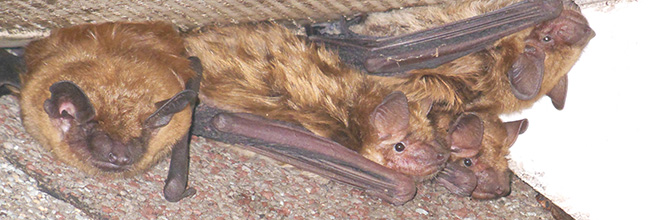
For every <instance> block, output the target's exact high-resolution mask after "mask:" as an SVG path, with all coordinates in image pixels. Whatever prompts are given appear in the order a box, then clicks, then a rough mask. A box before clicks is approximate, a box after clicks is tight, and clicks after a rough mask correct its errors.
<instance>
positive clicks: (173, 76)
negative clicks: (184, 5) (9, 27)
mask: <svg viewBox="0 0 651 220" xmlns="http://www.w3.org/2000/svg"><path fill="white" fill-rule="evenodd" d="M25 63H26V67H27V68H26V69H27V72H25V73H24V74H21V75H20V77H21V78H20V82H21V84H20V106H21V117H22V120H23V124H24V126H25V129H26V130H27V132H28V133H29V134H31V135H32V136H33V137H34V138H35V139H36V140H38V141H39V142H40V143H41V145H43V146H44V147H45V148H46V149H47V150H49V151H51V152H52V153H53V154H54V155H55V156H56V157H57V158H58V159H60V160H62V161H64V162H65V163H67V164H70V165H72V166H75V167H77V168H79V169H81V170H83V171H85V172H87V173H91V174H101V175H110V176H116V177H128V176H132V175H135V174H138V173H141V172H143V171H145V170H146V169H148V168H149V167H151V166H152V165H153V164H154V163H156V162H158V161H159V160H160V159H161V158H162V157H163V156H166V155H167V154H169V153H170V152H172V165H171V166H170V173H169V176H168V179H167V180H166V185H165V190H164V192H165V198H166V199H168V200H170V201H178V200H180V199H182V198H184V197H187V196H189V195H192V194H193V193H194V189H187V190H186V185H187V173H188V161H189V158H188V141H189V139H188V138H189V136H188V133H189V127H190V124H191V119H192V111H193V105H194V100H195V99H196V96H197V94H196V91H192V89H191V88H192V87H195V88H198V84H197V83H198V80H199V79H200V78H199V77H198V76H197V73H196V72H195V71H193V67H195V69H196V64H193V62H192V61H190V60H189V59H187V55H186V53H185V49H184V47H183V41H182V39H181V38H180V36H179V35H178V33H177V32H176V31H175V30H174V29H173V27H172V26H171V25H169V24H166V23H163V22H150V23H104V24H86V25H79V26H73V27H69V28H63V29H58V30H55V31H53V32H52V34H51V35H50V36H49V37H47V38H44V39H41V40H37V41H34V42H31V43H30V44H29V45H28V46H27V47H26V49H25ZM188 88H190V89H188Z"/></svg>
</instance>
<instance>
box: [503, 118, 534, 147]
mask: <svg viewBox="0 0 651 220" xmlns="http://www.w3.org/2000/svg"><path fill="white" fill-rule="evenodd" d="M504 127H505V128H506V146H508V147H511V146H513V143H515V140H516V139H518V135H521V134H523V133H524V132H525V131H527V127H529V120H527V119H526V118H525V119H522V120H517V121H510V122H505V123H504Z"/></svg>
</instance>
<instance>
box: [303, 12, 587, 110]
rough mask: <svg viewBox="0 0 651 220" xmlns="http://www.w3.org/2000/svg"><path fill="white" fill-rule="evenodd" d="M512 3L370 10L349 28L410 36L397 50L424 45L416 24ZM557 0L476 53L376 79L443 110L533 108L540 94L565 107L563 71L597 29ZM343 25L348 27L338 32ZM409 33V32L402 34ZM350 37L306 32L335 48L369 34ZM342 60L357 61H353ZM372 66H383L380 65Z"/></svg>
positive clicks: (425, 25)
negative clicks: (547, 13)
mask: <svg viewBox="0 0 651 220" xmlns="http://www.w3.org/2000/svg"><path fill="white" fill-rule="evenodd" d="M515 2H516V1H514V0H502V1H490V2H477V1H454V2H443V3H441V4H440V5H435V6H428V7H416V8H410V9H406V10H400V11H395V12H392V13H376V14H371V15H369V16H368V17H367V18H366V19H365V22H364V23H363V24H361V25H356V26H351V27H350V28H351V30H352V31H355V33H359V34H364V35H373V36H392V35H398V36H396V37H393V38H398V39H402V38H407V39H410V40H411V42H413V43H409V44H405V45H400V47H396V49H399V48H403V47H414V48H422V47H427V46H429V45H424V44H422V43H420V41H419V40H413V39H411V38H413V37H414V36H412V35H415V36H416V37H417V36H419V35H418V34H417V33H419V31H420V32H423V30H425V29H428V28H432V27H433V26H434V27H436V26H442V25H444V24H448V23H452V22H457V21H462V20H463V19H468V18H473V16H479V15H482V14H484V13H487V12H491V11H494V10H497V9H499V8H501V7H504V6H505V5H509V4H515ZM542 2H544V1H542ZM559 6H560V7H561V8H562V9H563V10H562V11H560V13H557V14H556V15H557V16H558V17H555V18H554V17H552V18H553V19H551V20H549V19H548V20H546V21H541V22H540V23H538V24H535V25H531V26H529V27H528V28H526V29H524V30H521V31H519V32H517V33H514V34H511V35H509V36H506V37H504V38H501V39H500V40H497V41H496V42H494V43H492V44H489V45H488V46H486V47H484V48H482V49H483V50H480V51H479V52H476V53H472V54H469V55H467V56H463V57H460V58H458V59H455V60H452V61H450V62H448V63H445V64H441V65H437V66H436V68H419V69H413V68H412V70H409V71H408V72H406V73H404V72H400V71H398V72H393V74H392V75H396V74H397V75H399V76H400V77H390V78H385V79H378V80H380V81H383V83H384V84H393V85H396V86H399V87H404V88H403V89H400V90H401V91H404V92H405V93H406V94H407V96H408V97H426V96H434V97H433V98H434V103H435V104H434V106H435V107H437V108H439V109H441V110H445V111H448V110H452V111H491V112H495V113H497V114H502V113H510V112H515V111H519V110H522V109H524V108H529V107H531V105H533V103H534V102H535V101H537V100H538V99H539V98H541V97H543V96H545V95H548V96H550V97H551V98H552V101H553V103H554V106H555V107H556V108H557V109H562V108H563V106H564V102H565V96H566V92H567V77H566V74H567V72H568V71H569V70H570V68H571V67H572V66H573V65H574V63H575V62H576V60H577V59H578V57H579V55H580V54H581V52H582V49H583V48H584V47H585V46H586V45H587V43H588V42H589V40H590V39H591V38H592V37H593V36H594V31H592V29H590V27H589V26H588V23H587V21H586V19H585V18H584V17H583V16H582V15H581V14H580V11H579V8H578V6H576V5H575V4H573V3H565V4H564V5H559ZM546 18H547V17H546ZM463 21H465V20H463ZM344 26H345V25H344ZM345 27H347V26H345ZM346 31H350V30H344V31H342V32H346ZM412 32H413V34H405V33H412ZM311 33H315V32H314V31H312V32H311ZM499 33H501V32H499ZM400 34H405V35H400ZM347 36H348V37H347V38H344V40H341V39H340V38H342V37H328V36H313V37H310V39H312V40H315V41H317V42H325V43H326V45H327V46H331V47H333V48H339V49H340V48H342V47H344V48H347V47H349V45H350V44H351V43H350V41H353V40H355V39H356V38H362V39H365V38H366V37H365V36H362V35H355V34H349V35H347ZM323 38H325V40H324V39H323ZM350 38H352V39H350ZM421 38H424V37H421ZM380 39H383V38H380ZM418 39H420V38H418ZM351 48H353V49H355V47H351ZM429 48H430V49H429V51H437V50H438V49H437V48H438V47H437V46H436V45H435V46H430V47H429ZM341 51H344V52H345V51H346V49H340V53H341ZM421 55H425V53H421ZM396 56H397V55H396ZM412 56H417V55H412ZM346 62H349V63H351V64H356V63H358V61H355V60H351V61H346ZM420 62H427V61H420ZM367 70H368V68H367ZM371 70H374V69H371ZM387 70H392V69H391V68H387ZM375 71H378V72H381V71H385V70H384V68H380V69H378V70H375ZM409 93H412V94H411V95H410V94H409ZM433 94H436V95H433Z"/></svg>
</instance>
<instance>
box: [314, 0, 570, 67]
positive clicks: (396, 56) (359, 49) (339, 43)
mask: <svg viewBox="0 0 651 220" xmlns="http://www.w3.org/2000/svg"><path fill="white" fill-rule="evenodd" d="M507 2H513V1H501V2H500V1H498V3H495V2H485V3H477V2H476V1H457V2H452V3H449V5H437V6H434V7H437V8H438V9H440V10H442V11H435V12H431V11H430V12H428V13H431V15H429V16H430V17H436V16H440V17H446V16H452V17H454V16H455V15H456V16H464V15H468V14H472V16H467V17H464V18H467V19H463V20H461V19H459V21H457V20H449V21H447V22H445V23H444V25H443V23H441V24H440V25H441V26H439V27H434V28H429V29H423V30H419V31H416V32H413V33H409V34H404V35H398V36H391V37H372V36H365V35H360V34H356V33H353V32H352V31H350V30H349V29H348V26H350V25H351V24H354V23H359V22H361V20H363V19H359V18H356V19H353V20H352V21H346V20H343V21H341V22H337V23H335V24H329V23H325V24H316V25H310V26H306V33H307V35H308V36H309V39H310V40H311V41H315V42H323V43H325V44H326V45H328V46H330V47H332V48H336V49H337V50H338V51H339V54H340V56H341V57H342V58H343V59H344V60H347V62H349V63H351V64H354V65H356V66H358V67H360V68H363V69H364V70H366V71H367V72H368V73H370V74H376V75H378V74H379V75H382V74H383V73H386V74H390V75H396V74H398V73H399V72H404V71H408V70H413V69H423V68H434V67H436V66H439V65H441V64H443V63H447V62H450V61H452V60H455V59H457V58H459V57H462V56H464V55H467V54H470V53H473V52H476V51H479V50H482V49H485V48H486V47H488V46H489V45H490V44H492V43H493V42H495V41H496V40H499V39H500V38H502V37H505V36H507V35H509V34H513V33H515V32H517V31H519V30H522V29H524V28H527V27H529V26H532V25H535V24H537V23H539V22H541V21H545V20H549V19H552V18H555V17H557V16H558V14H559V13H560V9H561V5H560V1H556V0H535V1H521V2H516V3H513V4H511V5H508V6H505V3H507ZM441 4H445V3H441ZM476 4H488V5H489V6H488V7H486V8H488V9H492V10H494V11H481V12H480V11H477V12H476V13H473V12H470V11H469V10H473V9H475V7H476V6H475V5H476ZM491 6H492V7H491ZM443 19H445V18H443ZM443 19H441V20H443ZM430 26H431V24H430ZM324 29H325V30H330V29H340V30H339V32H340V33H341V34H338V35H330V34H328V33H327V32H325V31H322V30H324ZM385 35H386V33H385Z"/></svg>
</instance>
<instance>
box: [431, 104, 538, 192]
mask: <svg viewBox="0 0 651 220" xmlns="http://www.w3.org/2000/svg"><path fill="white" fill-rule="evenodd" d="M430 118H431V120H432V123H434V124H435V125H436V127H437V129H438V132H446V131H447V132H449V133H450V134H453V135H451V136H450V138H451V139H450V141H449V142H450V143H451V150H452V153H451V156H450V160H449V161H448V164H447V166H446V167H445V169H444V170H443V171H442V172H441V173H440V174H439V175H438V176H437V178H436V180H437V182H438V183H441V184H442V185H443V186H445V187H446V188H447V189H448V190H450V191H451V192H452V193H455V194H457V195H461V196H472V198H475V199H494V198H499V197H502V196H506V195H508V194H509V193H510V192H511V175H512V174H511V171H510V170H509V168H508V164H507V159H506V156H507V155H508V154H509V148H510V147H511V146H512V145H513V143H514V142H515V140H516V139H517V137H518V135H519V134H522V133H524V132H525V131H526V129H527V126H528V121H527V120H526V119H523V120H518V121H512V122H506V123H503V122H502V121H501V120H500V118H499V117H498V116H497V115H494V114H490V113H464V114H462V115H461V116H459V117H457V118H456V119H454V117H449V116H445V115H443V114H441V115H440V116H438V117H437V116H434V115H430ZM450 120H454V121H450Z"/></svg>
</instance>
